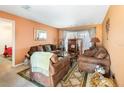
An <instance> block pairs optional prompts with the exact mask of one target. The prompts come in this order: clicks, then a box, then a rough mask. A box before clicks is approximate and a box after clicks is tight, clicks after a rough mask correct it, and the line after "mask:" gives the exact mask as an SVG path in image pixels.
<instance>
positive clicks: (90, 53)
mask: <svg viewBox="0 0 124 93" xmlns="http://www.w3.org/2000/svg"><path fill="white" fill-rule="evenodd" d="M96 52H97V48H94V49H90V50H85V51H84V55H85V56H89V57H92V56H94V55H95V54H96Z"/></svg>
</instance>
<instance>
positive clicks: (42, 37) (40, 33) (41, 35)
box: [34, 29, 47, 40]
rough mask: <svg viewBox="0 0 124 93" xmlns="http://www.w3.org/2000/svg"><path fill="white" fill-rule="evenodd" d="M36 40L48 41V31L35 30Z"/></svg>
mask: <svg viewBox="0 0 124 93" xmlns="http://www.w3.org/2000/svg"><path fill="white" fill-rule="evenodd" d="M34 39H35V40H46V39H47V31H45V30H42V29H35V30H34Z"/></svg>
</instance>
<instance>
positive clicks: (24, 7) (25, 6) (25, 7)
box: [22, 5, 31, 10]
mask: <svg viewBox="0 0 124 93" xmlns="http://www.w3.org/2000/svg"><path fill="white" fill-rule="evenodd" d="M22 8H23V9H25V10H29V9H30V8H31V7H30V6H29V5H23V6H22Z"/></svg>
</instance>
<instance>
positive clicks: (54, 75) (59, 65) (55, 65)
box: [31, 56, 70, 87]
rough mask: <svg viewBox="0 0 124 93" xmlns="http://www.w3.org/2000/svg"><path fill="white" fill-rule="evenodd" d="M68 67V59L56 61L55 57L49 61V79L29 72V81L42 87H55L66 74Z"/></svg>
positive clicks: (40, 74)
mask: <svg viewBox="0 0 124 93" xmlns="http://www.w3.org/2000/svg"><path fill="white" fill-rule="evenodd" d="M69 67H70V59H69V57H68V56H67V57H64V58H63V59H60V60H58V58H57V56H53V57H52V58H51V59H50V67H49V72H50V73H49V77H47V76H45V75H43V74H42V73H38V72H31V79H32V80H35V81H36V82H38V83H40V84H42V85H44V86H49V87H52V86H56V85H57V84H58V82H60V80H62V78H63V77H64V76H65V75H66V74H67V73H68V70H69Z"/></svg>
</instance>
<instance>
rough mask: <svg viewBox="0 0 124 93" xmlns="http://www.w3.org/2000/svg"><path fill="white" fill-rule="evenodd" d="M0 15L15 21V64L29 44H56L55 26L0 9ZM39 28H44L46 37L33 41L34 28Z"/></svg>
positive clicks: (19, 61) (22, 56)
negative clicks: (44, 39) (42, 39)
mask: <svg viewBox="0 0 124 93" xmlns="http://www.w3.org/2000/svg"><path fill="white" fill-rule="evenodd" d="M0 17H1V18H5V19H10V20H14V21H15V24H16V26H15V28H16V37H15V38H16V57H15V58H16V59H15V61H16V64H19V63H21V62H23V60H24V56H25V54H26V53H27V51H28V50H29V48H30V47H31V46H34V45H39V44H46V43H52V44H56V43H57V42H58V31H57V29H56V28H53V27H50V26H47V25H45V24H41V23H37V22H35V21H31V20H28V19H25V18H22V17H19V16H15V15H12V14H9V13H5V12H2V11H0ZM36 28H41V29H43V30H46V31H47V33H48V38H47V40H46V41H35V40H34V38H33V36H34V34H33V33H34V29H36Z"/></svg>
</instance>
